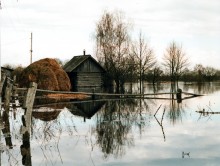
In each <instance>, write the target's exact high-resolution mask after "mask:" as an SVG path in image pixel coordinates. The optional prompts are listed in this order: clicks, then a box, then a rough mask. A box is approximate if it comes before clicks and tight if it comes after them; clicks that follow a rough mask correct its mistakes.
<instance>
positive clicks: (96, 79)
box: [76, 73, 103, 87]
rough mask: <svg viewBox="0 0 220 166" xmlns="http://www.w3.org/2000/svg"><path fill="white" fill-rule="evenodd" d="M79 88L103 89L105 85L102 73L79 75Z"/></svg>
mask: <svg viewBox="0 0 220 166" xmlns="http://www.w3.org/2000/svg"><path fill="white" fill-rule="evenodd" d="M76 79H77V85H76V86H77V87H87V86H90V87H101V86H102V85H103V81H102V74H101V73H77V78H76Z"/></svg>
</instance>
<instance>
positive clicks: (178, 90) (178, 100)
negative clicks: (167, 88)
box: [176, 89, 182, 103]
mask: <svg viewBox="0 0 220 166" xmlns="http://www.w3.org/2000/svg"><path fill="white" fill-rule="evenodd" d="M176 99H177V102H178V103H181V102H182V89H177V93H176Z"/></svg>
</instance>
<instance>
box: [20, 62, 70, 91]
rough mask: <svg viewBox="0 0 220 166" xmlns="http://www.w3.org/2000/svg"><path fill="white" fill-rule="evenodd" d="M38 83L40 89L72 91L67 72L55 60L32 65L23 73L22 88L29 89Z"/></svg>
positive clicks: (21, 78)
mask: <svg viewBox="0 0 220 166" xmlns="http://www.w3.org/2000/svg"><path fill="white" fill-rule="evenodd" d="M30 82H36V83H37V84H38V89H45V90H54V91H70V89H71V83H70V80H69V77H68V75H67V74H66V72H65V71H64V70H63V69H62V68H61V67H60V65H59V64H58V63H57V61H56V60H55V59H50V58H45V59H41V60H39V61H36V62H34V63H32V64H30V65H29V66H28V67H27V68H25V69H24V70H23V72H22V73H21V77H20V78H19V86H20V87H28V86H29V84H30Z"/></svg>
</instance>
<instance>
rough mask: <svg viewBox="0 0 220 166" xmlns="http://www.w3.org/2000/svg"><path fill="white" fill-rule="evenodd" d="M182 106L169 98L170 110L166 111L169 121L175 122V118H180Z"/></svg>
mask: <svg viewBox="0 0 220 166" xmlns="http://www.w3.org/2000/svg"><path fill="white" fill-rule="evenodd" d="M183 111H184V110H183V108H182V105H181V104H180V103H177V101H176V100H173V99H172V100H170V111H169V112H168V115H169V118H170V121H171V122H172V123H173V124H175V123H176V122H177V120H182V113H183Z"/></svg>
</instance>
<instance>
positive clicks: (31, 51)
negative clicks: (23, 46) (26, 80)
mask: <svg viewBox="0 0 220 166" xmlns="http://www.w3.org/2000/svg"><path fill="white" fill-rule="evenodd" d="M32 41H33V34H32V32H31V50H30V54H31V55H30V56H31V57H30V64H31V63H32V53H33V49H32V44H33V43H32Z"/></svg>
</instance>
